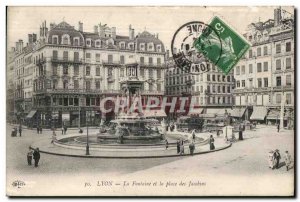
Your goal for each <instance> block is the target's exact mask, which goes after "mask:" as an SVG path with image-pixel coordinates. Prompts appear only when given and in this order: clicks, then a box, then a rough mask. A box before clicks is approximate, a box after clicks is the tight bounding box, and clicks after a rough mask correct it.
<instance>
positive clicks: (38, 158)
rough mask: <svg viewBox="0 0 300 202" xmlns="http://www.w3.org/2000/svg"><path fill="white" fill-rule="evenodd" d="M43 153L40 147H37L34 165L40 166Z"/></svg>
mask: <svg viewBox="0 0 300 202" xmlns="http://www.w3.org/2000/svg"><path fill="white" fill-rule="evenodd" d="M40 158H41V155H40V150H39V148H36V149H35V150H34V152H33V159H34V167H38V166H39V161H40Z"/></svg>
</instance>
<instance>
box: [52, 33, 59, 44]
mask: <svg viewBox="0 0 300 202" xmlns="http://www.w3.org/2000/svg"><path fill="white" fill-rule="evenodd" d="M52 44H58V36H56V35H55V36H52Z"/></svg>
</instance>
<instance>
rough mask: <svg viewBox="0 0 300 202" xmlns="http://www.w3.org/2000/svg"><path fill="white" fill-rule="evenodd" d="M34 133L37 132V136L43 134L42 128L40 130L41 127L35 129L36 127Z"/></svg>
mask: <svg viewBox="0 0 300 202" xmlns="http://www.w3.org/2000/svg"><path fill="white" fill-rule="evenodd" d="M36 132H37V134H42V133H43V128H42V126H37V127H36Z"/></svg>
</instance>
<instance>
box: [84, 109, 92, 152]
mask: <svg viewBox="0 0 300 202" xmlns="http://www.w3.org/2000/svg"><path fill="white" fill-rule="evenodd" d="M88 112H89V114H90V111H88ZM90 118H91V116H90ZM85 120H87V119H85ZM86 122H87V124H86V149H85V155H90V146H89V124H88V121H86Z"/></svg>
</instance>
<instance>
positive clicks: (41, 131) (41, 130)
mask: <svg viewBox="0 0 300 202" xmlns="http://www.w3.org/2000/svg"><path fill="white" fill-rule="evenodd" d="M40 133H41V134H42V133H43V128H42V126H40Z"/></svg>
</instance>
